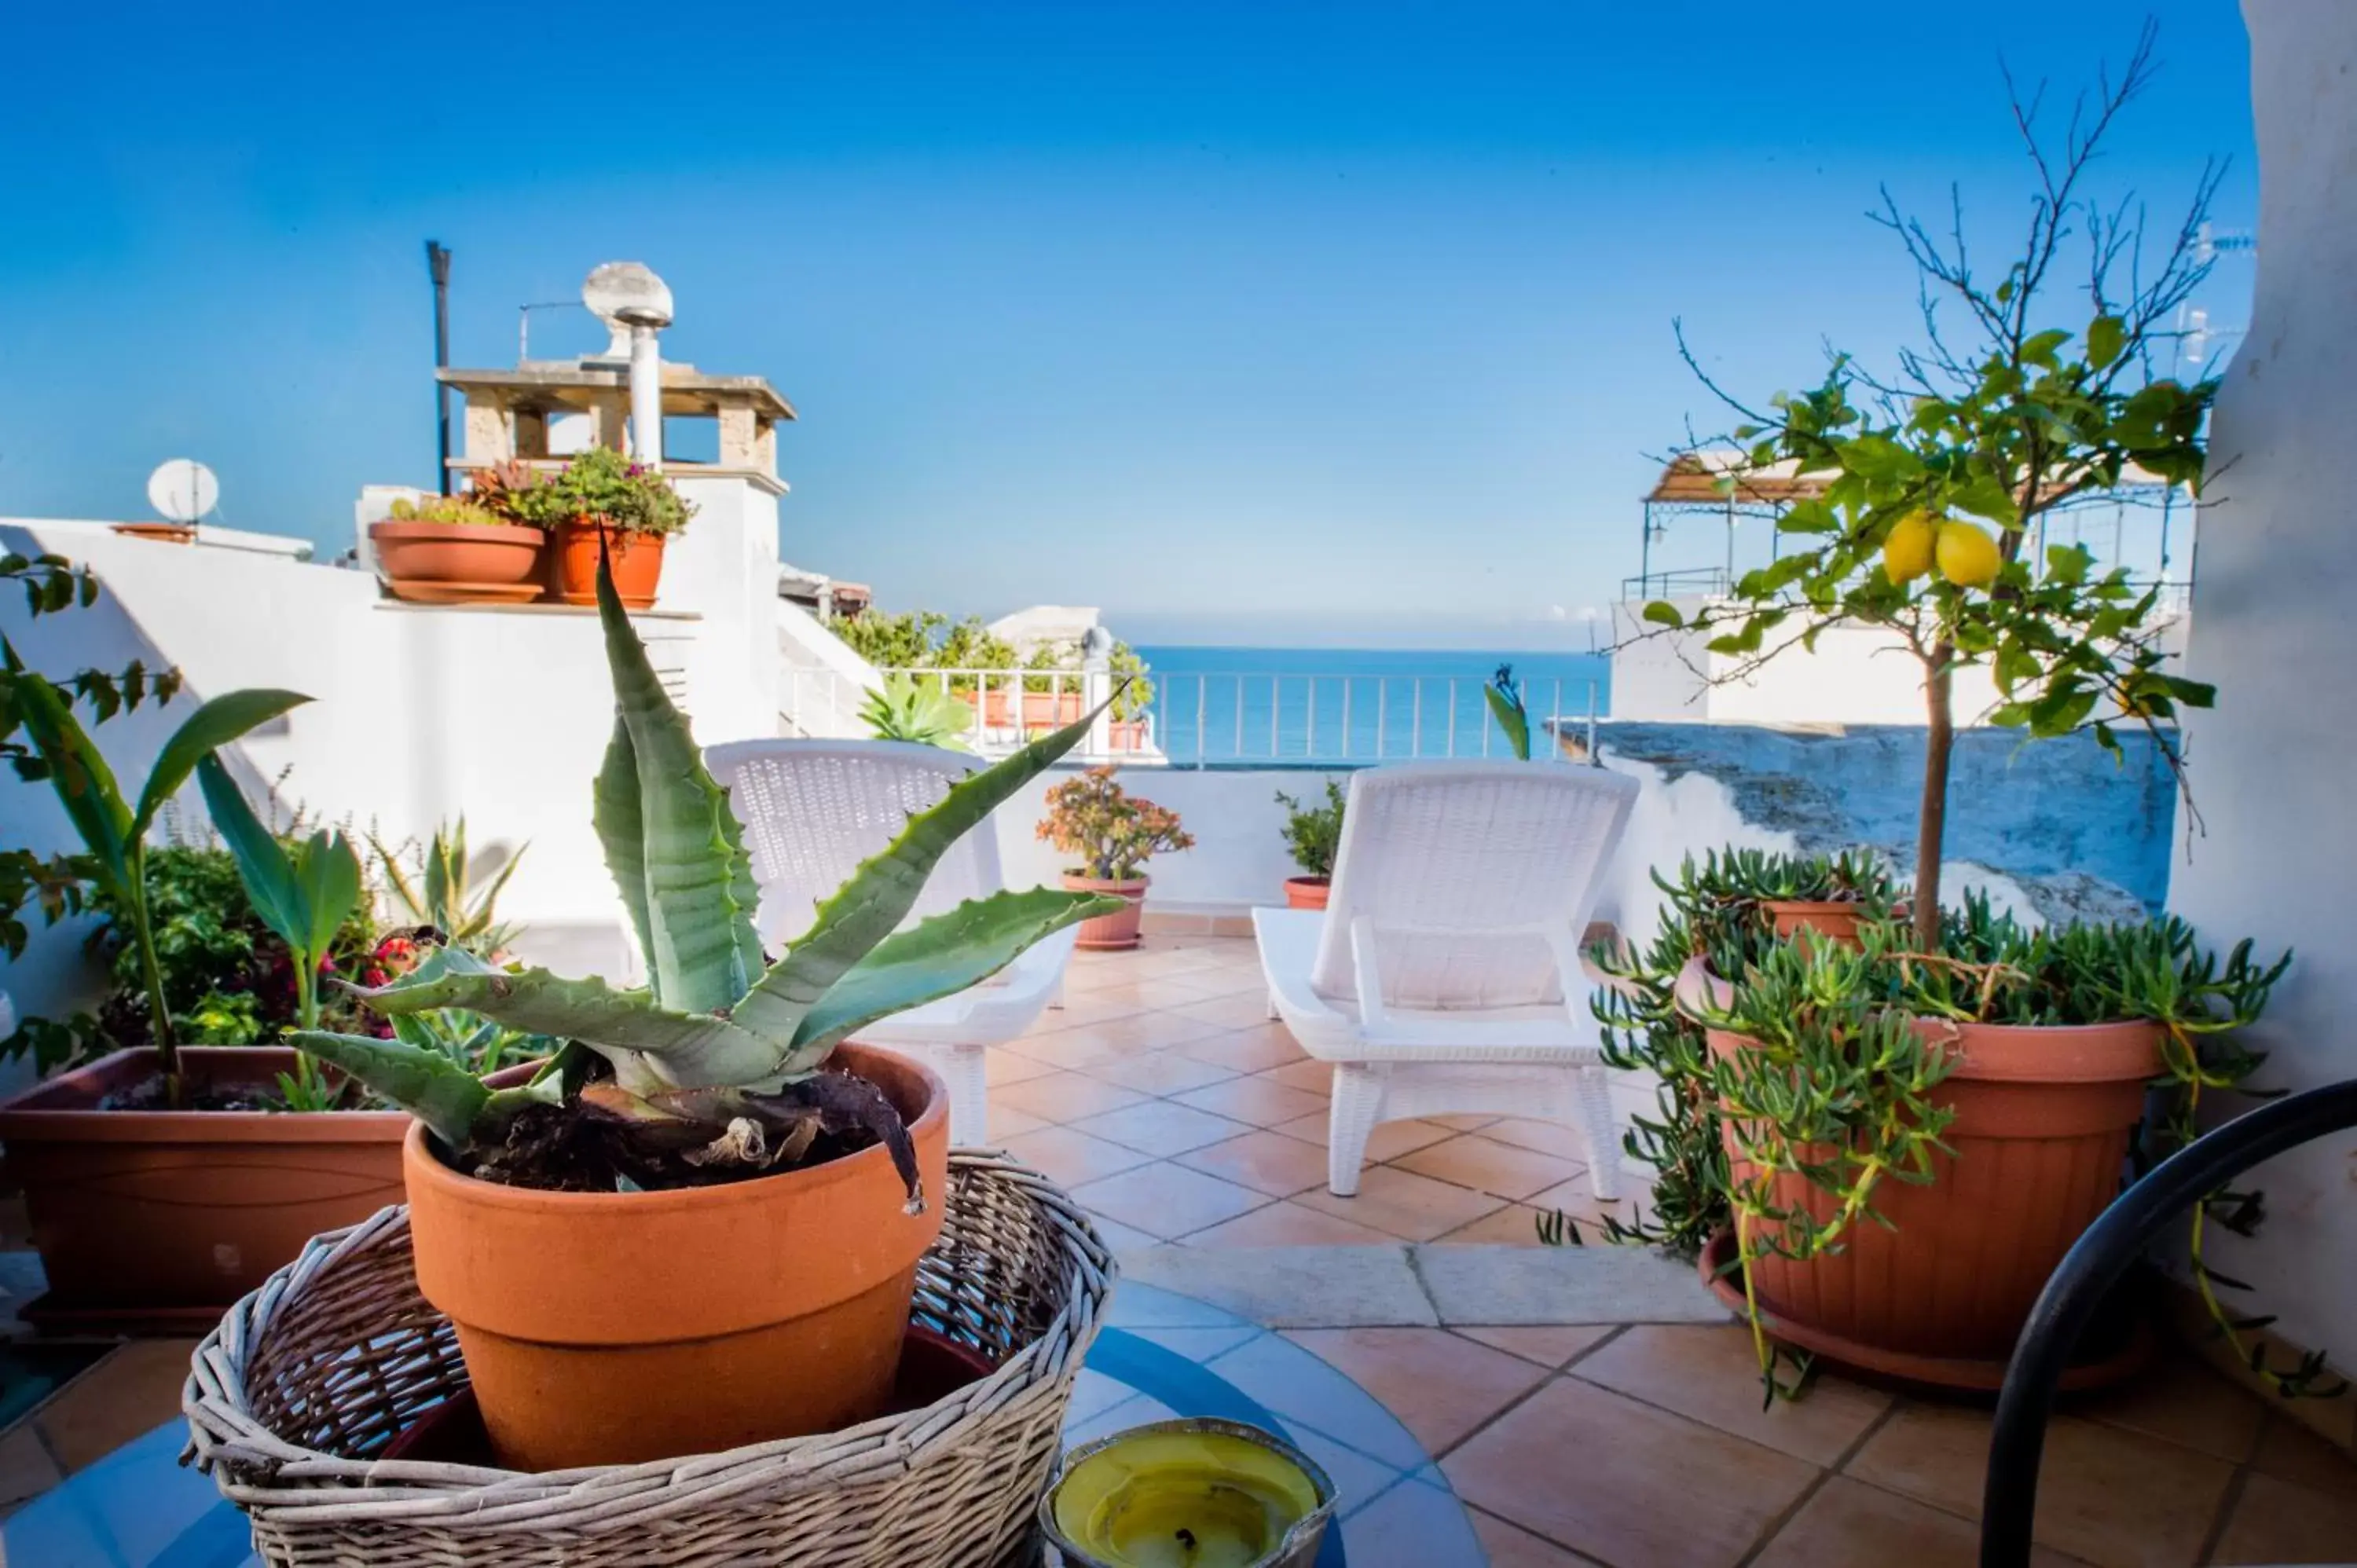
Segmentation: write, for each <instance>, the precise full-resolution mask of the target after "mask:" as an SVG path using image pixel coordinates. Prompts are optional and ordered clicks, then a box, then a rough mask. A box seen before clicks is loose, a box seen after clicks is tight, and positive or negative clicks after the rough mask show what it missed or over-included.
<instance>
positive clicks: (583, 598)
mask: <svg viewBox="0 0 2357 1568" xmlns="http://www.w3.org/2000/svg"><path fill="white" fill-rule="evenodd" d="M600 532H603V533H604V534H605V536H606V548H607V550H608V553H610V556H611V559H612V561H613V566H614V592H615V593H616V594H618V595H619V596H621V600H622V607H623V608H625V609H632V610H646V609H652V608H654V603H655V589H656V588H657V587H658V586H659V585H661V584H662V558H663V535H662V534H660V533H632V532H626V531H624V530H622V529H619V528H610V527H604V526H602V525H601V524H599V522H598V521H597V520H596V519H595V518H576V519H574V520H573V521H570V522H561V523H558V524H557V525H556V536H555V538H554V540H552V541H551V542H550V545H549V553H550V555H551V557H552V559H553V560H554V568H553V575H552V578H551V582H550V591H551V592H552V593H554V595H555V596H556V597H558V598H559V599H562V600H563V601H564V602H565V603H566V604H568V605H594V604H596V603H597V536H598V534H599V533H600Z"/></svg>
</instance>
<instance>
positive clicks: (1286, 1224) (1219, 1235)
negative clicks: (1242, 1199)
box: [1187, 1199, 1399, 1247]
mask: <svg viewBox="0 0 2357 1568" xmlns="http://www.w3.org/2000/svg"><path fill="white" fill-rule="evenodd" d="M1398 1241H1399V1238H1398V1237H1396V1236H1387V1235H1385V1234H1383V1232H1382V1231H1381V1230H1369V1229H1368V1228H1367V1227H1365V1226H1363V1225H1354V1224H1352V1223H1351V1221H1349V1220H1347V1219H1335V1218H1334V1217H1333V1216H1332V1215H1330V1214H1320V1213H1319V1212H1318V1210H1316V1209H1314V1208H1302V1207H1301V1205H1299V1204H1297V1203H1295V1202H1293V1201H1292V1200H1291V1199H1287V1200H1286V1201H1285V1202H1282V1203H1272V1204H1270V1205H1269V1206H1268V1207H1267V1208H1255V1209H1254V1210H1253V1211H1252V1212H1251V1213H1250V1214H1246V1215H1243V1216H1242V1217H1241V1218H1239V1219H1230V1220H1227V1221H1225V1222H1224V1223H1222V1224H1218V1225H1214V1226H1212V1227H1211V1229H1209V1230H1198V1231H1196V1232H1195V1233H1194V1234H1193V1235H1191V1236H1189V1237H1188V1238H1187V1245H1189V1247H1383V1246H1394V1245H1396V1244H1397V1243H1398Z"/></svg>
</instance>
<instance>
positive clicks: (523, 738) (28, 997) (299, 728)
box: [0, 480, 778, 1014]
mask: <svg viewBox="0 0 2357 1568" xmlns="http://www.w3.org/2000/svg"><path fill="white" fill-rule="evenodd" d="M694 485H695V489H696V490H697V492H698V493H697V494H696V496H695V498H694V499H697V500H698V501H699V503H701V506H702V509H703V510H701V512H700V513H699V515H698V516H697V518H696V520H695V522H694V524H693V525H692V526H691V527H690V529H689V530H688V532H687V533H685V534H684V535H682V536H681V537H680V538H679V539H677V540H675V541H674V542H673V544H672V546H671V547H669V549H668V550H667V552H666V555H667V559H666V561H665V564H664V572H663V585H662V597H661V599H660V601H659V603H660V604H662V605H663V606H664V607H665V608H661V609H658V610H656V611H655V612H653V613H651V614H648V615H643V616H640V617H638V618H636V620H637V624H638V627H639V630H640V636H641V637H642V638H644V639H645V640H646V643H647V647H648V651H649V654H650V656H651V658H652V659H653V660H654V662H655V665H656V668H657V669H658V671H662V672H663V673H664V675H665V677H666V681H667V683H669V684H671V685H673V687H674V689H675V691H676V692H677V693H678V695H679V696H680V698H681V700H682V705H683V707H684V708H685V709H687V711H688V712H689V713H690V714H692V715H693V717H694V722H695V725H696V733H697V735H698V736H700V737H702V738H704V739H705V740H710V741H716V740H722V739H729V738H736V737H738V736H766V735H773V734H775V733H777V723H778V690H777V687H778V682H777V672H778V658H777V641H778V631H777V619H776V607H777V606H778V600H777V597H776V591H777V590H776V584H777V564H776V555H777V546H776V528H777V513H776V503H775V499H774V498H772V497H770V496H769V495H768V494H766V493H764V492H761V491H759V490H758V489H755V488H754V487H752V486H750V485H747V484H745V483H743V482H741V481H721V480H704V481H695V482H694ZM0 549H5V550H15V551H20V552H24V553H38V552H41V551H49V552H54V553H59V554H62V555H65V556H68V557H69V558H70V559H73V560H76V561H80V562H83V563H86V564H88V565H90V566H91V568H92V569H93V571H94V572H95V573H96V574H97V575H98V577H99V579H100V581H101V583H102V585H103V593H102V597H101V599H100V601H99V603H98V604H97V605H96V606H95V607H91V608H90V609H86V610H75V611H70V612H68V613H64V614H60V615H55V616H44V617H42V618H38V620H28V618H27V617H26V616H25V614H24V610H23V606H22V603H21V601H20V600H18V599H16V598H15V597H9V598H7V599H5V601H0V631H5V633H6V634H7V635H8V637H9V639H11V641H13V642H14V643H16V646H17V647H18V648H19V649H20V650H22V652H23V653H24V655H25V657H26V659H27V662H28V663H30V664H31V665H32V667H33V668H35V669H38V670H43V671H51V672H63V671H70V670H74V669H79V668H81V667H83V666H86V665H95V666H99V667H102V668H110V669H118V670H119V669H120V668H122V666H123V665H124V664H125V663H127V662H128V661H129V660H132V659H135V658H136V659H141V660H145V662H146V663H147V664H148V665H149V666H150V667H151V668H162V667H165V666H167V665H177V666H178V668H179V669H180V671H181V672H182V674H183V676H184V677H185V679H186V682H187V694H186V695H185V696H183V697H182V698H181V699H179V700H178V701H176V702H174V703H171V704H169V705H168V706H166V707H163V708H160V709H150V708H143V709H142V710H141V711H140V712H138V713H136V714H125V715H123V716H119V717H117V718H115V719H113V720H112V721H110V722H108V723H107V724H105V725H102V726H100V727H99V728H98V729H96V730H95V731H93V732H92V733H93V737H94V738H95V739H96V740H97V742H98V744H99V746H100V749H101V750H102V752H103V754H104V755H105V756H106V757H107V759H108V761H109V763H110V765H111V766H112V767H113V769H114V771H115V773H116V776H117V778H118V779H119V780H120V781H121V783H122V784H123V786H124V790H125V792H126V793H127V794H132V795H135V794H136V792H137V790H138V789H139V786H140V783H141V781H142V780H143V779H145V774H146V769H147V767H148V764H149V763H150V761H151V760H152V759H153V757H154V756H155V753H156V749H157V747H158V746H161V744H162V742H163V739H164V737H165V736H167V735H168V734H169V733H170V731H171V730H172V729H173V728H175V727H177V726H178V724H179V723H180V722H181V721H182V720H183V719H185V718H186V717H187V716H188V714H189V713H191V712H193V711H194V709H195V706H196V704H197V703H198V702H200V701H202V700H203V699H205V698H207V697H211V696H217V695H219V694H221V693H223V692H227V691H231V690H235V689H237V688H239V687H247V686H264V687H283V688H287V689H291V690H295V691H299V692H302V693H306V694H307V695H309V696H310V697H312V698H314V699H315V700H314V701H313V702H311V703H307V704H306V705H305V706H303V707H300V708H297V709H296V710H295V712H294V713H292V714H289V715H288V716H287V717H286V718H285V720H284V721H281V722H279V723H276V724H274V725H269V726H265V728H264V730H263V731H261V732H259V733H257V734H255V735H253V736H250V737H248V738H247V740H246V741H245V742H244V743H242V745H241V746H238V747H237V748H235V749H234V751H232V752H231V755H230V762H231V768H232V769H233V770H234V771H236V772H237V773H238V774H239V775H240V776H241V777H242V781H243V782H244V784H245V785H246V788H247V789H248V792H249V794H250V795H252V796H253V798H254V799H255V800H257V802H259V801H260V800H262V799H263V798H264V795H265V793H266V792H267V793H272V794H274V798H275V801H276V804H277V806H278V808H279V809H280V811H282V813H283V812H285V811H290V810H293V809H296V808H300V809H302V810H303V811H307V812H308V813H310V814H312V815H313V816H315V817H318V818H322V819H325V820H327V821H329V822H337V823H340V824H343V825H347V826H349V827H350V828H352V829H354V830H356V831H359V832H374V833H376V834H378V835H380V836H381V837H382V838H383V839H384V840H385V841H386V842H387V843H388V844H399V843H402V842H403V841H405V840H411V839H418V840H422V839H423V838H425V836H426V835H428V834H429V833H431V832H432V831H433V829H434V826H435V824H436V822H443V821H447V820H449V819H452V818H455V817H457V816H458V815H460V814H461V813H463V814H464V815H465V816H466V818H467V821H468V835H469V839H470V842H471V843H472V845H473V846H474V847H475V848H476V849H477V850H478V851H482V850H488V849H490V848H493V847H495V846H500V845H507V846H516V845H522V844H526V843H528V844H529V846H530V848H529V851H528V853H527V854H526V855H525V857H524V861H523V864H522V866H521V867H520V868H519V869H518V871H517V873H516V875H515V876H514V878H513V879H512V880H511V882H510V883H509V884H508V886H507V890H506V892H505V893H504V894H503V896H502V897H501V900H500V909H501V912H502V914H503V915H505V916H507V917H508V918H512V919H517V920H522V921H524V922H526V923H527V925H528V926H529V927H530V928H531V929H530V930H529V932H528V933H527V937H526V940H524V941H523V942H522V944H521V948H522V952H523V954H524V955H525V956H527V957H531V958H533V959H535V960H537V961H544V962H548V963H551V964H553V965H555V966H557V967H559V968H562V969H565V970H568V971H571V972H603V973H608V974H615V975H619V976H625V977H627V976H629V975H630V974H631V973H632V972H633V971H634V967H635V966H634V964H633V962H632V961H630V956H629V944H628V943H627V942H626V941H625V940H623V925H622V917H621V912H620V908H619V903H618V902H617V900H616V897H615V893H614V889H613V885H612V883H611V882H610V881H609V880H608V877H607V875H606V870H605V863H604V857H603V854H601V853H600V850H599V847H598V843H597V835H596V832H595V830H594V829H593V828H592V826H591V824H590V816H589V813H590V804H589V788H590V780H591V779H592V778H593V777H594V775H595V774H596V772H597V766H598V762H599V759H600V758H601V757H603V755H604V752H605V747H606V744H607V740H608V736H609V735H610V733H611V731H612V728H613V693H612V689H611V687H610V685H609V684H608V681H607V678H606V658H605V652H604V645H603V639H602V638H601V636H600V633H599V630H598V626H597V615H596V613H595V612H594V611H591V610H586V609H575V608H570V607H562V606H530V607H466V608H446V607H428V606H417V605H404V604H399V603H395V602H393V601H390V600H386V599H383V598H382V597H381V596H380V595H379V593H378V590H377V586H376V583H375V581H374V579H373V578H372V577H371V576H370V575H368V574H366V573H362V572H353V571H341V570H338V569H336V568H334V567H330V566H322V565H310V564H299V563H296V562H295V561H292V560H289V559H285V558H283V557H275V556H272V555H269V554H264V553H250V552H248V551H243V550H212V549H205V548H199V547H191V546H188V545H181V544H169V543H158V542H151V541H146V540H138V539H129V538H125V537H123V536H121V535H117V534H115V533H113V532H110V531H108V530H107V529H105V528H104V527H103V526H102V525H79V524H59V523H40V522H28V523H25V524H22V525H18V526H10V525H5V524H0ZM701 607H709V611H708V613H706V612H705V610H704V609H703V608H701ZM182 805H183V806H184V807H185V808H186V811H187V815H188V818H189V820H190V821H191V822H201V820H202V810H201V806H200V805H199V802H198V800H197V796H196V792H195V790H194V789H193V788H191V789H188V790H186V791H184V793H183V796H182ZM0 839H5V842H7V843H11V844H17V843H23V844H27V845H30V846H33V847H35V848H37V849H39V850H41V851H43V852H45V853H46V852H51V851H59V850H66V849H70V848H72V847H75V845H76V842H77V841H75V839H74V837H73V835H72V832H71V830H70V826H69V825H68V823H67V822H66V821H65V819H64V816H63V813H62V812H61V811H59V808H58V806H57V803H56V800H55V798H54V796H53V794H52V793H51V791H50V789H49V787H48V785H47V784H46V783H42V784H25V783H22V782H20V781H18V780H16V779H15V778H14V777H13V776H8V775H0ZM78 936H79V931H78V929H59V930H58V931H54V932H45V933H43V934H42V935H41V937H40V939H39V940H38V941H37V942H36V944H35V945H34V946H33V947H32V948H31V949H29V950H27V954H26V956H25V958H24V959H23V960H21V961H18V962H17V963H16V964H13V965H6V964H0V991H5V992H7V993H10V994H11V995H12V996H13V997H14V998H15V1000H16V1006H17V1010H18V1012H19V1013H38V1014H49V1013H56V1012H59V1011H62V1010H66V1009H69V1008H70V1007H71V1006H72V1005H73V1004H75V1003H76V1002H77V1001H78V1000H80V999H81V992H82V990H83V988H84V987H85V986H86V984H87V981H88V978H89V977H88V973H87V970H86V966H84V965H83V964H82V963H81V962H80V961H79V958H78V954H77V953H76V951H75V943H76V941H77V940H78Z"/></svg>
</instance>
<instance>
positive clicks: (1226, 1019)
mask: <svg viewBox="0 0 2357 1568" xmlns="http://www.w3.org/2000/svg"><path fill="white" fill-rule="evenodd" d="M1172 1011H1174V1012H1176V1013H1178V1014H1179V1015H1182V1016H1184V1017H1189V1018H1193V1019H1197V1020H1199V1021H1200V1022H1202V1023H1205V1024H1217V1025H1218V1026H1220V1027H1221V1028H1222V1029H1249V1028H1252V1027H1253V1026H1255V1025H1258V1024H1265V1023H1267V1022H1268V1021H1269V1020H1268V997H1267V996H1266V994H1265V993H1263V991H1262V990H1261V988H1260V986H1258V985H1257V984H1254V985H1252V986H1250V987H1249V988H1245V989H1232V990H1229V991H1228V992H1227V993H1225V994H1224V995H1216V996H1205V997H1203V998H1201V999H1200V1000H1199V1001H1193V1002H1182V1003H1180V1004H1179V1005H1178V1006H1177V1007H1176V1008H1174V1009H1172Z"/></svg>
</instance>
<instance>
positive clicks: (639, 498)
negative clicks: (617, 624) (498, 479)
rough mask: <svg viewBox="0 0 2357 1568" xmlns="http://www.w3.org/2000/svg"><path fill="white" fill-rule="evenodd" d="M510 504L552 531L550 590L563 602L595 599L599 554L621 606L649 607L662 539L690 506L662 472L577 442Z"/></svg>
mask: <svg viewBox="0 0 2357 1568" xmlns="http://www.w3.org/2000/svg"><path fill="white" fill-rule="evenodd" d="M515 507H516V510H517V512H518V515H520V516H521V517H522V518H523V519H524V520H525V521H531V522H535V523H538V524H539V525H540V526H541V527H543V528H545V529H547V530H549V531H550V532H552V534H553V535H554V540H553V544H552V554H553V557H554V569H553V572H552V575H551V581H550V592H551V594H552V595H554V596H555V597H556V598H558V599H561V600H563V601H564V602H565V603H566V604H568V605H593V604H596V603H597V573H598V570H599V562H600V561H601V560H603V561H606V562H608V563H610V568H611V570H612V572H613V575H614V585H615V588H616V590H617V591H618V592H619V594H620V596H621V600H622V605H623V607H625V608H627V609H634V610H643V609H650V608H652V607H653V606H654V602H655V590H656V588H657V587H658V586H659V585H660V584H661V583H662V553H663V542H664V541H665V540H667V539H669V538H670V537H671V536H672V535H673V534H674V533H677V532H679V531H680V530H681V529H683V528H685V527H686V526H687V521H688V519H689V518H690V517H692V516H694V511H695V509H694V507H693V506H690V505H689V504H688V503H687V502H686V501H684V500H682V499H680V496H679V492H678V491H676V490H674V489H672V488H671V485H670V483H669V482H668V481H667V480H665V479H664V478H663V477H662V474H660V473H658V472H656V471H655V470H654V469H652V468H650V467H647V466H646V465H644V464H642V463H634V462H632V461H630V459H629V458H628V457H625V456H622V454H621V453H619V452H617V451H615V450H614V449H613V448H612V447H610V446H590V447H586V448H584V449H583V450H582V451H581V452H579V453H577V454H576V455H575V456H574V457H573V458H572V460H571V461H569V462H568V463H566V464H565V467H564V468H563V469H562V470H561V471H560V472H558V473H556V474H554V475H553V476H551V477H550V478H548V479H547V480H546V481H545V482H544V483H541V484H536V485H533V486H532V487H530V488H529V489H522V490H519V491H517V492H516V494H515Z"/></svg>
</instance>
